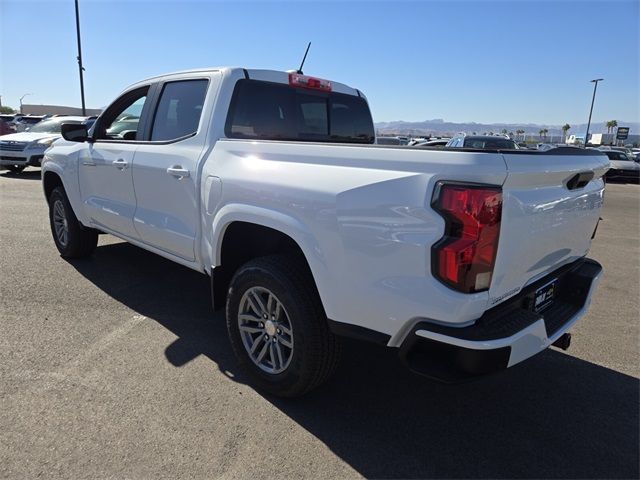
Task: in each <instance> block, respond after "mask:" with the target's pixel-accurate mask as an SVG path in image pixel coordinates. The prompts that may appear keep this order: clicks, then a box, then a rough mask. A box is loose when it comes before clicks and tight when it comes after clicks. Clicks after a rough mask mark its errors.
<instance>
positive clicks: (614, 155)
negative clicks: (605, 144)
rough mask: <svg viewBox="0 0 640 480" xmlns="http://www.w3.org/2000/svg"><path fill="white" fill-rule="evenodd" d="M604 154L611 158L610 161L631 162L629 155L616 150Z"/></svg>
mask: <svg viewBox="0 0 640 480" xmlns="http://www.w3.org/2000/svg"><path fill="white" fill-rule="evenodd" d="M604 153H606V155H607V157H609V160H623V161H631V159H630V158H629V157H627V154H626V153H623V152H616V151H614V150H611V151H607V152H604Z"/></svg>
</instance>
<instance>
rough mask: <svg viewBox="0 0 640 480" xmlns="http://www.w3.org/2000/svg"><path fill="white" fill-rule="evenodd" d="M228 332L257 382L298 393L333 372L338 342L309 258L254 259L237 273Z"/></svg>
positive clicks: (231, 291) (282, 391)
mask: <svg viewBox="0 0 640 480" xmlns="http://www.w3.org/2000/svg"><path fill="white" fill-rule="evenodd" d="M226 316H227V330H228V333H229V338H230V340H231V344H232V347H233V350H234V353H235V354H236V357H237V358H238V361H239V362H240V364H241V365H242V367H243V368H244V370H245V371H246V372H247V373H248V375H249V376H250V377H251V379H252V380H253V382H254V383H255V384H256V386H257V387H258V388H259V389H261V390H265V391H267V392H269V393H272V394H274V395H278V396H282V397H295V396H299V395H302V394H304V393H306V392H308V391H309V390H312V389H313V388H315V387H317V386H319V385H320V384H321V383H323V382H324V381H326V380H327V379H328V378H329V376H330V375H331V374H332V373H333V372H334V370H335V368H336V366H337V363H338V359H339V356H340V344H339V340H338V339H337V338H336V337H335V336H334V335H333V334H332V333H331V332H330V331H329V326H328V323H327V319H326V316H325V314H324V309H323V308H322V304H321V302H320V298H319V296H318V293H317V291H316V288H315V285H314V283H313V278H311V274H310V273H309V271H308V268H307V266H306V265H305V263H304V261H303V260H302V259H301V258H299V257H298V256H297V255H274V256H269V257H262V258H257V259H255V260H252V261H250V262H248V263H246V264H245V265H243V266H242V267H240V269H239V270H238V271H237V272H236V274H235V275H234V277H233V279H232V281H231V286H230V288H229V294H228V296H227V309H226Z"/></svg>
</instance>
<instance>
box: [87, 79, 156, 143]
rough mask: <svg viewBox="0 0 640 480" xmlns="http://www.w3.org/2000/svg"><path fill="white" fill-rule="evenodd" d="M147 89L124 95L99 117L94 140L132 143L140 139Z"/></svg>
mask: <svg viewBox="0 0 640 480" xmlns="http://www.w3.org/2000/svg"><path fill="white" fill-rule="evenodd" d="M148 91H149V87H143V88H139V89H137V90H134V91H132V92H127V93H125V94H124V95H123V96H122V97H120V98H119V99H118V100H116V101H115V102H114V103H113V105H111V106H110V107H109V108H108V109H107V110H106V111H105V112H104V113H103V114H102V116H101V118H100V120H99V122H98V123H97V124H96V129H95V134H94V138H95V139H97V140H101V139H102V140H120V141H132V140H139V139H140V138H141V132H139V123H140V117H141V116H142V109H143V107H144V104H145V102H146V100H147V93H148Z"/></svg>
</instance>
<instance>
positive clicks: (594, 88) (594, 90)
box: [584, 78, 604, 148]
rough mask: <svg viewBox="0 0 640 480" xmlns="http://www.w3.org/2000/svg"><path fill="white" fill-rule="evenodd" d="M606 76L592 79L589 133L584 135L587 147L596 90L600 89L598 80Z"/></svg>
mask: <svg viewBox="0 0 640 480" xmlns="http://www.w3.org/2000/svg"><path fill="white" fill-rule="evenodd" d="M603 80H604V78H596V79H594V80H591V83H593V97H592V98H591V110H589V121H588V122H587V133H585V135H584V146H585V148H586V147H587V143H589V128H590V127H591V114H592V113H593V103H594V102H595V101H596V90H597V89H598V82H601V81H603Z"/></svg>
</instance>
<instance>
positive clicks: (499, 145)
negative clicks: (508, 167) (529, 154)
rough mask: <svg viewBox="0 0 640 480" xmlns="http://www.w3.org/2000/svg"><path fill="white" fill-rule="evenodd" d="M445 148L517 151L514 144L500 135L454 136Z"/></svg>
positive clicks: (516, 146)
mask: <svg viewBox="0 0 640 480" xmlns="http://www.w3.org/2000/svg"><path fill="white" fill-rule="evenodd" d="M446 147H447V148H474V149H479V150H518V148H519V147H518V145H517V144H516V142H514V141H513V140H511V139H510V138H509V137H505V136H500V135H465V134H458V135H455V136H454V137H453V138H452V139H451V140H449V142H448V143H447V145H446Z"/></svg>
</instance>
